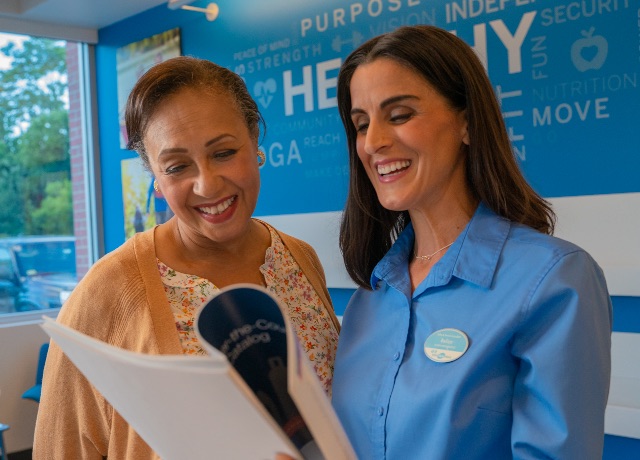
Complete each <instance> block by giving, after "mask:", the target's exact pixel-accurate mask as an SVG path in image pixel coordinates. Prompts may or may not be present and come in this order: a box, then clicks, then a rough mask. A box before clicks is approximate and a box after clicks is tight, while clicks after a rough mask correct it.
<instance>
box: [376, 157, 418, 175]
mask: <svg viewBox="0 0 640 460" xmlns="http://www.w3.org/2000/svg"><path fill="white" fill-rule="evenodd" d="M410 164H411V162H409V161H407V160H404V161H394V162H393V163H387V164H386V165H379V166H378V174H380V175H383V176H384V175H385V174H389V173H392V172H395V171H398V170H400V169H404V168H407V167H409V165H410Z"/></svg>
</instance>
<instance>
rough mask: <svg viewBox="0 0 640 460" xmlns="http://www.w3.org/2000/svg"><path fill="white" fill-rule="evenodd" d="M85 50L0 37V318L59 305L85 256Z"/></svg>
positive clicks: (88, 240) (56, 42)
mask: <svg viewBox="0 0 640 460" xmlns="http://www.w3.org/2000/svg"><path fill="white" fill-rule="evenodd" d="M87 50H88V46H87V45H84V44H80V43H75V42H67V41H64V40H55V39H47V38H39V37H33V36H27V35H14V34H3V33H0V120H1V123H0V183H2V184H3V187H2V188H0V315H5V316H6V315H7V314H19V313H22V312H26V311H34V310H50V309H55V308H59V307H60V306H61V304H62V303H63V302H64V300H66V298H67V297H68V295H69V293H70V292H71V290H72V289H73V287H74V286H75V284H76V283H77V280H78V277H79V276H82V275H83V274H84V273H85V272H86V270H87V269H88V267H89V265H90V264H91V263H92V261H93V260H95V256H92V253H93V252H94V251H92V250H91V248H92V247H93V245H92V244H90V243H91V241H92V237H91V235H92V231H93V230H92V229H91V225H90V223H91V222H95V219H91V218H90V216H89V214H90V213H91V211H90V209H91V208H92V207H91V206H89V205H88V203H91V202H92V201H93V200H92V198H91V197H89V196H87V195H88V193H89V190H91V187H90V185H91V184H88V182H91V181H88V179H89V178H90V177H91V175H92V174H91V164H92V162H91V161H90V160H91V157H92V155H90V152H89V150H91V149H90V148H89V147H88V146H90V145H91V143H90V142H88V138H89V137H90V129H87V126H88V123H87V116H86V113H88V112H89V111H88V110H87V109H85V104H86V102H85V101H86V100H87V99H89V98H87V97H83V94H86V92H87V91H86V84H84V82H85V81H86V80H87V79H86V77H85V71H84V69H85V68H87V64H86V61H87V60H88V59H87V55H88V53H87ZM18 316H19V315H18Z"/></svg>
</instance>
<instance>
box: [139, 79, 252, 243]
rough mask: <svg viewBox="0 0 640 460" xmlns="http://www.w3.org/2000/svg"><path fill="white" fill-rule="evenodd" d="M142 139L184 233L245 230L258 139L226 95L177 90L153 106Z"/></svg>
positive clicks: (226, 235) (218, 238) (212, 236)
mask: <svg viewBox="0 0 640 460" xmlns="http://www.w3.org/2000/svg"><path fill="white" fill-rule="evenodd" d="M144 143H145V146H146V149H147V153H148V155H149V163H150V165H151V169H152V171H153V173H154V175H155V177H156V180H157V181H158V186H159V188H160V191H161V192H162V194H163V195H164V197H165V199H166V200H167V203H168V204H169V206H170V207H171V210H172V211H173V212H174V214H175V215H176V217H177V219H178V225H179V229H180V231H181V232H182V233H183V234H186V235H187V236H188V237H190V238H192V239H194V240H196V241H197V240H201V239H203V238H205V239H208V240H211V241H213V242H215V243H224V242H229V241H232V240H234V239H235V238H238V237H240V236H242V235H243V234H244V231H246V229H247V228H248V224H249V222H250V218H251V215H252V214H253V211H254V209H255V206H256V202H257V200H258V192H259V189H260V175H259V171H258V162H257V145H256V141H255V139H252V138H251V136H250V134H249V130H248V128H247V126H246V123H245V120H244V118H243V117H242V114H241V113H240V111H239V110H238V109H237V108H236V105H235V104H234V101H233V99H232V98H231V97H230V96H228V95H227V94H211V93H206V92H202V91H196V90H193V89H183V90H180V91H179V92H177V93H176V94H173V95H171V96H170V97H168V98H167V99H166V100H165V101H164V102H163V103H162V104H160V106H159V107H158V108H157V109H156V111H155V113H154V114H153V116H152V117H151V120H150V123H149V126H148V128H147V131H146V133H145V136H144Z"/></svg>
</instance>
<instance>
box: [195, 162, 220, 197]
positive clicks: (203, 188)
mask: <svg viewBox="0 0 640 460" xmlns="http://www.w3.org/2000/svg"><path fill="white" fill-rule="evenodd" d="M221 184H222V178H221V177H220V176H219V175H218V174H216V173H215V172H214V171H211V170H210V169H207V170H202V171H200V172H199V173H198V177H197V178H196V180H195V181H194V184H193V192H194V193H195V194H196V195H199V196H202V197H207V198H209V197H214V196H215V195H216V193H217V192H218V191H219V190H220V187H221Z"/></svg>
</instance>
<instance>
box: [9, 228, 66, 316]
mask: <svg viewBox="0 0 640 460" xmlns="http://www.w3.org/2000/svg"><path fill="white" fill-rule="evenodd" d="M77 283H78V280H77V276H76V249H75V238H74V237H73V236H49V235H47V236H18V237H10V238H0V311H1V312H6V313H9V312H14V311H29V310H44V309H48V308H58V307H61V306H62V304H63V303H64V301H65V300H66V299H67V297H69V294H70V293H71V291H72V290H73V288H74V287H75V286H76V284H77Z"/></svg>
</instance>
